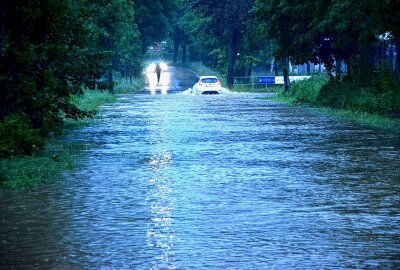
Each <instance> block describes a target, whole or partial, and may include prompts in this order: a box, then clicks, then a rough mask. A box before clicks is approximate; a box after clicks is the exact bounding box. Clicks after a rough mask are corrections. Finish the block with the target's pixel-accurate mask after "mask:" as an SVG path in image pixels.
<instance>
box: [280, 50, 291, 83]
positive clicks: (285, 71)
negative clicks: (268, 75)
mask: <svg viewBox="0 0 400 270" xmlns="http://www.w3.org/2000/svg"><path fill="white" fill-rule="evenodd" d="M288 67H289V59H288V58H287V57H285V59H284V63H283V66H282V72H283V81H284V84H285V91H288V90H289V89H290V86H291V83H290V79H289V71H288Z"/></svg>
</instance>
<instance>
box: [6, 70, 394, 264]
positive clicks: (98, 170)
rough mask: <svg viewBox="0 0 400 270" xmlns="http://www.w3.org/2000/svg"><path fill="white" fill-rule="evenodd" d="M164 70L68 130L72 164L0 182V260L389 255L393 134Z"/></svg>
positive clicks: (316, 260) (198, 260)
mask: <svg viewBox="0 0 400 270" xmlns="http://www.w3.org/2000/svg"><path fill="white" fill-rule="evenodd" d="M163 75H165V76H171V77H173V78H171V80H169V82H166V83H165V84H166V85H168V88H167V90H169V89H171V91H170V92H169V91H166V92H165V93H164V95H163V94H160V92H162V91H159V90H160V88H159V87H158V86H156V87H155V88H154V90H155V91H152V90H151V89H150V87H148V88H146V89H143V91H142V92H141V93H139V94H128V95H122V96H120V99H119V102H118V103H115V104H111V105H108V106H104V107H103V109H102V113H101V118H99V119H98V120H97V121H95V122H94V123H92V124H90V125H89V126H86V127H84V128H82V129H80V130H76V131H73V132H71V133H70V134H68V135H67V138H68V139H71V140H78V141H81V142H82V143H83V144H85V145H87V146H88V147H87V149H88V150H86V151H84V152H83V153H82V155H83V158H82V166H81V169H80V170H79V171H76V172H73V173H69V174H66V175H65V177H66V180H65V181H59V182H56V183H54V184H52V185H49V186H46V187H38V188H34V189H31V190H22V191H14V192H9V191H7V192H4V191H3V192H2V193H0V207H1V212H0V222H1V226H0V262H1V268H2V269H399V268H400V240H399V239H400V231H399V230H400V226H399V225H400V185H399V183H400V171H399V168H400V135H399V134H394V133H390V132H387V131H380V130H375V129H372V128H369V127H366V126H360V125H356V124H353V123H350V122H344V121H339V120H335V119H332V118H330V117H327V116H323V115H321V114H319V113H318V112H316V111H314V110H310V109H304V108H295V107H290V106H287V105H284V104H280V103H275V102H272V101H266V100H260V99H257V98H258V97H261V96H262V95H260V94H233V93H231V94H224V95H209V96H198V95H188V94H183V93H180V90H182V89H186V88H187V87H188V86H189V85H190V83H191V81H192V80H193V78H189V77H190V76H189V75H188V74H185V72H184V71H177V72H176V73H171V74H167V73H165V74H163ZM185 78H187V79H185ZM149 93H152V94H153V95H151V94H149Z"/></svg>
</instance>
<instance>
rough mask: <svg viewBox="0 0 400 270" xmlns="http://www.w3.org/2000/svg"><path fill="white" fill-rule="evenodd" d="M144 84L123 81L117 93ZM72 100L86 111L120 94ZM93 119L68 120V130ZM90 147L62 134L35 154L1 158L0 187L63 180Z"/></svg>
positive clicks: (91, 93) (89, 95) (90, 94)
mask: <svg viewBox="0 0 400 270" xmlns="http://www.w3.org/2000/svg"><path fill="white" fill-rule="evenodd" d="M141 86H142V84H141V80H136V81H135V83H134V84H130V83H129V82H126V81H124V82H122V83H120V84H119V85H117V87H116V91H115V92H116V93H128V92H135V91H136V90H138V89H140V88H141ZM71 99H72V102H73V103H74V104H75V105H77V106H78V107H79V108H81V109H84V110H94V111H97V112H98V111H99V110H100V107H101V106H102V105H103V104H106V103H112V102H115V101H117V97H116V96H115V95H113V94H110V93H109V92H107V91H105V92H100V91H91V90H85V91H84V93H83V94H82V95H81V96H74V97H72V98H71ZM91 121H93V119H80V120H78V121H74V120H71V119H66V120H65V127H64V128H65V129H66V130H68V129H75V128H79V127H80V126H82V125H84V124H88V123H90V122H91ZM87 147H88V146H85V145H82V144H81V143H79V142H71V141H66V140H65V139H64V137H63V136H62V135H61V136H56V135H53V136H49V138H47V139H46V145H45V149H44V150H42V151H37V152H35V153H33V155H31V156H14V157H9V158H4V159H0V190H1V188H3V189H20V188H23V187H31V186H37V185H39V184H45V183H50V182H54V181H57V180H58V179H62V176H61V174H62V172H64V171H71V170H74V169H76V168H78V166H79V165H78V164H80V162H79V160H80V159H81V157H82V150H83V149H85V148H87Z"/></svg>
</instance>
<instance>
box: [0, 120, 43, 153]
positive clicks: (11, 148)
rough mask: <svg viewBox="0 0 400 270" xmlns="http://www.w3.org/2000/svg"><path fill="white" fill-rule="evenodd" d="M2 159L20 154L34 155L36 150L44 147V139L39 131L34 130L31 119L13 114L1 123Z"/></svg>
mask: <svg viewBox="0 0 400 270" xmlns="http://www.w3.org/2000/svg"><path fill="white" fill-rule="evenodd" d="M0 138H1V140H0V157H2V158H3V157H7V156H11V155H19V154H28V155H30V154H32V152H33V151H34V150H35V149H42V148H43V147H44V139H43V138H42V137H41V136H40V133H39V130H37V129H34V128H32V125H31V123H30V120H29V117H28V116H27V115H24V114H12V115H9V116H7V117H6V118H5V119H4V121H3V122H1V123H0Z"/></svg>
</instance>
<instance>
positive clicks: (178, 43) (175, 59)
mask: <svg viewBox="0 0 400 270" xmlns="http://www.w3.org/2000/svg"><path fill="white" fill-rule="evenodd" d="M179 45H180V42H179V41H177V40H174V55H173V58H172V61H173V63H174V65H176V62H177V61H178V50H179Z"/></svg>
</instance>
